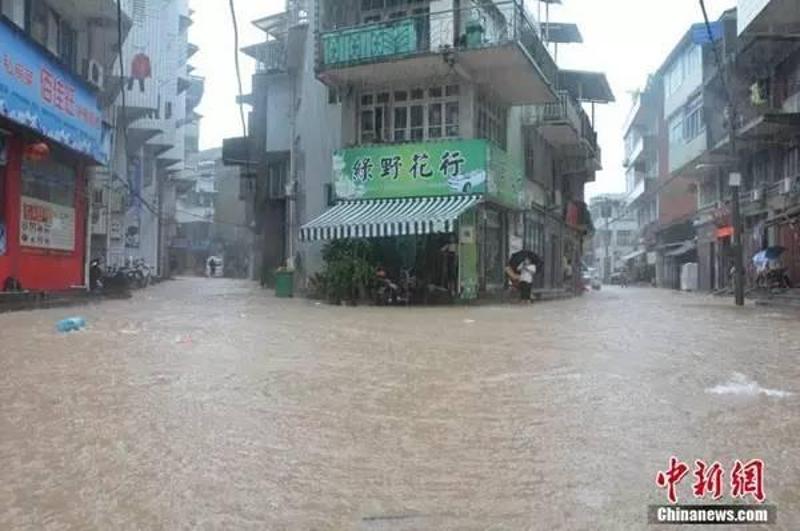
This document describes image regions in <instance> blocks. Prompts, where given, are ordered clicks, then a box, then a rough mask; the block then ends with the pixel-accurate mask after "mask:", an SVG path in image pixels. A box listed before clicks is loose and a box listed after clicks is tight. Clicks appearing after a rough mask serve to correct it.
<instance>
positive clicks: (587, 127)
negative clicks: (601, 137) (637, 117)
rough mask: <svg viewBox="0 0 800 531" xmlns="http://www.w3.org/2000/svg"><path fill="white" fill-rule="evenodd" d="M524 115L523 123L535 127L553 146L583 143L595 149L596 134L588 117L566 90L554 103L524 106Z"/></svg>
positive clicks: (561, 92)
mask: <svg viewBox="0 0 800 531" xmlns="http://www.w3.org/2000/svg"><path fill="white" fill-rule="evenodd" d="M523 116H524V123H525V125H529V126H534V127H536V128H538V130H539V132H540V133H541V134H542V136H543V137H544V138H545V140H547V141H548V142H549V143H550V144H552V145H553V146H557V147H564V146H575V145H580V144H586V145H587V147H589V148H590V149H591V150H592V151H594V150H595V149H596V148H597V133H596V131H595V130H594V128H593V127H592V123H591V120H590V119H589V117H588V116H587V115H586V111H584V110H583V107H581V105H580V104H579V103H577V102H575V101H574V100H573V98H572V97H571V96H570V94H569V93H567V92H566V91H559V92H558V101H556V102H554V103H545V104H542V105H531V106H528V107H526V108H525V111H524V115H523Z"/></svg>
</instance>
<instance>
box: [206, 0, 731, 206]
mask: <svg viewBox="0 0 800 531" xmlns="http://www.w3.org/2000/svg"><path fill="white" fill-rule="evenodd" d="M311 1H313V0H311ZM563 2H564V4H563V5H562V6H553V7H552V8H551V9H550V19H551V20H552V21H555V22H574V23H576V24H578V26H579V28H580V30H581V33H582V34H583V40H584V42H583V44H572V45H561V46H560V47H559V51H558V63H559V66H560V67H562V68H573V69H584V70H597V71H604V72H606V73H607V74H608V79H609V82H610V83H611V88H612V89H613V91H614V95H615V96H616V98H617V102H616V103H613V104H610V105H606V106H597V111H596V115H595V116H596V128H597V130H598V133H599V139H600V145H601V148H602V150H603V166H604V168H605V169H604V170H603V171H602V172H599V173H598V174H597V181H596V182H595V183H593V184H589V185H587V187H586V192H587V195H588V196H591V195H593V194H596V193H599V192H621V191H624V189H625V175H624V170H623V168H622V157H623V144H622V125H623V122H624V121H625V117H626V115H627V113H628V109H629V107H630V103H631V99H630V92H631V91H633V90H636V89H637V88H641V87H642V86H643V85H644V83H645V81H646V79H647V74H648V73H650V72H653V71H654V70H655V69H656V68H658V67H659V66H660V64H661V62H662V61H663V60H664V58H665V57H666V55H667V53H669V51H670V50H671V49H672V47H673V46H674V45H675V44H676V43H677V41H678V39H680V37H681V36H682V35H683V33H684V32H685V31H686V30H687V29H688V28H689V26H690V25H691V24H693V23H695V22H700V21H702V13H701V11H700V7H699V3H698V0H563ZM528 3H529V5H531V6H534V7H533V9H532V11H534V13H535V5H536V1H535V0H528ZM191 4H192V8H193V9H194V10H195V15H194V25H193V26H192V28H191V32H190V39H191V41H192V42H194V43H195V44H197V45H198V46H199V47H200V51H199V52H198V53H197V54H196V55H195V56H194V57H193V58H192V63H193V64H194V65H195V66H196V67H197V70H196V73H197V74H198V75H203V76H205V77H206V92H205V96H204V98H203V101H202V103H201V104H200V107H199V109H198V110H199V112H200V114H202V115H203V116H204V118H203V121H202V123H201V128H200V146H201V148H211V147H217V146H219V145H221V144H222V139H223V138H225V137H229V136H239V135H241V125H240V121H239V115H238V109H237V106H236V103H235V97H236V93H237V88H236V76H235V71H234V66H233V29H232V26H231V19H230V13H229V11H228V1H227V0H191ZM706 4H707V7H708V10H709V16H710V17H711V18H712V19H714V18H717V17H718V16H719V15H720V14H721V13H722V12H723V11H724V10H725V9H728V8H730V7H734V6H735V4H736V0H706ZM283 8H284V0H236V12H237V16H238V19H239V39H240V46H244V45H248V44H253V43H256V42H260V41H261V40H262V39H263V33H262V32H261V31H259V30H258V29H256V28H255V27H254V26H253V25H252V24H251V21H252V20H255V19H257V18H260V17H263V16H266V15H270V14H272V13H276V12H278V11H280V10H282V9H283ZM239 55H240V59H241V67H242V78H243V79H242V81H243V83H244V87H245V93H247V92H249V88H250V75H251V74H252V73H253V71H254V69H255V63H254V61H253V60H252V59H250V58H249V57H247V56H245V55H242V54H239Z"/></svg>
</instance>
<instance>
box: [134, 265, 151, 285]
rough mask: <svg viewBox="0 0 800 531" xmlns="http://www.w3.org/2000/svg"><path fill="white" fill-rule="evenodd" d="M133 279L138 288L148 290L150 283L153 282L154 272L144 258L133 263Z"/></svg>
mask: <svg viewBox="0 0 800 531" xmlns="http://www.w3.org/2000/svg"><path fill="white" fill-rule="evenodd" d="M131 277H132V280H133V282H134V284H135V285H136V286H137V287H138V288H146V287H147V286H149V285H150V281H151V280H152V270H151V269H150V266H148V265H147V264H146V263H145V261H144V259H143V258H137V259H136V260H134V261H133V266H132V268H131Z"/></svg>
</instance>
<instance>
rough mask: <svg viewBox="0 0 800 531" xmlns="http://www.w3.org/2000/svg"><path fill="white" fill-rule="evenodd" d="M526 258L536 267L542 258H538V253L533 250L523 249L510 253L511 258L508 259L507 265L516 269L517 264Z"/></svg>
mask: <svg viewBox="0 0 800 531" xmlns="http://www.w3.org/2000/svg"><path fill="white" fill-rule="evenodd" d="M526 258H527V259H529V260H530V261H531V263H532V264H534V265H535V266H536V267H537V268H539V267H541V265H542V259H541V258H539V255H538V254H536V253H534V252H533V251H528V250H525V249H523V250H521V251H517V252H516V253H514V254H512V255H511V258H509V259H508V265H509V267H511V268H512V269H513V270H514V271H516V270H517V268H518V267H519V265H520V264H521V263H522V262H524V261H525V259H526Z"/></svg>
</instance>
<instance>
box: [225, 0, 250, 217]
mask: <svg viewBox="0 0 800 531" xmlns="http://www.w3.org/2000/svg"><path fill="white" fill-rule="evenodd" d="M228 7H229V8H230V12H231V23H232V25H233V64H234V67H235V69H236V83H237V86H238V90H239V119H240V120H241V123H242V139H243V141H244V143H245V157H246V160H245V162H244V172H243V173H244V175H241V173H242V172H241V171H240V175H239V179H251V178H252V176H251V175H250V159H251V153H250V139H249V138H248V135H247V121H246V120H245V118H244V89H243V88H242V69H241V66H240V65H239V23H238V21H237V19H236V6H235V4H234V0H228ZM248 228H251V227H248Z"/></svg>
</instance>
